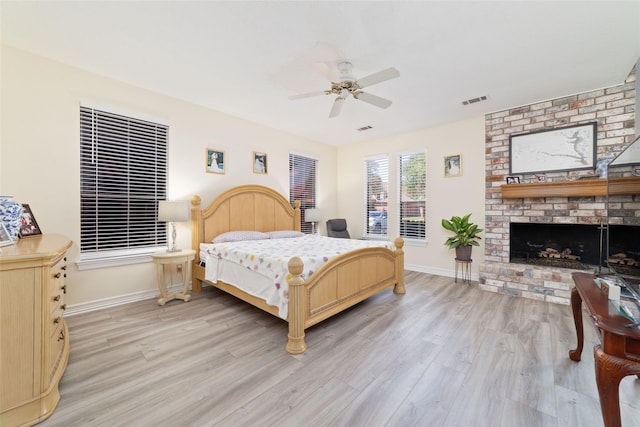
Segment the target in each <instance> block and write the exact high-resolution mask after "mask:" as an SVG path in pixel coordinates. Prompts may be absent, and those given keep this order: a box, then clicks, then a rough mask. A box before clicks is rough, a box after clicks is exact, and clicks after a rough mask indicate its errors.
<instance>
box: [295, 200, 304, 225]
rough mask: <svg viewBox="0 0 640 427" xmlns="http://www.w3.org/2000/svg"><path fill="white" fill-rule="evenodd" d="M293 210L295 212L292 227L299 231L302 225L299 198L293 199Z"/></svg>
mask: <svg viewBox="0 0 640 427" xmlns="http://www.w3.org/2000/svg"><path fill="white" fill-rule="evenodd" d="M293 210H294V212H295V216H294V217H293V229H294V230H296V231H300V230H301V227H302V223H301V222H300V221H301V219H300V200H294V201H293Z"/></svg>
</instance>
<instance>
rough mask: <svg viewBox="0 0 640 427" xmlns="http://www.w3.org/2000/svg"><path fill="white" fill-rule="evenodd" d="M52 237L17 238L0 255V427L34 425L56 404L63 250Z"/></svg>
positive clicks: (65, 245)
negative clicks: (17, 239) (14, 242)
mask: <svg viewBox="0 0 640 427" xmlns="http://www.w3.org/2000/svg"><path fill="white" fill-rule="evenodd" d="M70 246H71V240H69V239H67V238H66V237H64V236H61V235H56V234H44V235H42V236H36V237H29V238H25V239H20V240H19V241H18V242H17V243H16V244H14V245H11V246H4V247H2V248H0V249H2V253H1V254H0V426H2V427H12V426H21V425H32V424H35V423H37V422H39V421H42V420H43V419H45V418H47V417H48V416H49V415H51V414H52V413H53V410H54V409H55V408H56V405H57V404H58V400H60V393H59V392H58V383H59V381H60V378H61V377H62V374H63V373H64V370H65V368H66V367H67V361H68V360H69V334H68V330H67V325H66V323H65V321H64V318H63V316H62V314H63V312H64V310H65V303H64V294H65V293H66V287H65V283H64V282H65V277H66V272H67V256H66V252H67V250H68V249H69V247H70Z"/></svg>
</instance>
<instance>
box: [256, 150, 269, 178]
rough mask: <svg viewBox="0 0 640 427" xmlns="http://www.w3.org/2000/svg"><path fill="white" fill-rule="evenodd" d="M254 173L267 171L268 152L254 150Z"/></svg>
mask: <svg viewBox="0 0 640 427" xmlns="http://www.w3.org/2000/svg"><path fill="white" fill-rule="evenodd" d="M253 173H267V153H259V152H257V151H254V152H253Z"/></svg>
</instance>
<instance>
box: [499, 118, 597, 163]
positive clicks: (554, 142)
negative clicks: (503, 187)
mask: <svg viewBox="0 0 640 427" xmlns="http://www.w3.org/2000/svg"><path fill="white" fill-rule="evenodd" d="M596 127H597V123H596V122H589V123H583V124H580V125H573V126H565V127H561V128H555V129H545V130H540V131H535V132H530V133H524V134H520V135H511V136H510V137H509V174H510V175H522V174H529V173H543V172H559V171H570V170H578V169H593V168H595V165H596V144H597V141H596V138H597V133H596Z"/></svg>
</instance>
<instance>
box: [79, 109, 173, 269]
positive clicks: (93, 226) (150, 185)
mask: <svg viewBox="0 0 640 427" xmlns="http://www.w3.org/2000/svg"><path fill="white" fill-rule="evenodd" d="M79 116H80V117H79V125H80V135H79V137H80V138H79V139H80V228H81V229H80V244H79V246H80V252H79V259H78V261H77V265H78V269H80V270H85V269H93V268H102V267H112V266H117V265H127V264H134V263H141V262H149V261H151V257H150V255H151V254H152V253H153V252H157V251H158V250H160V249H161V248H163V247H165V246H166V239H167V233H166V224H164V223H161V222H158V221H157V214H158V203H157V202H158V201H159V200H166V197H167V185H168V149H169V126H168V125H167V124H165V123H161V122H159V121H157V120H150V119H147V118H141V117H136V115H134V114H128V113H121V112H117V111H113V110H112V109H111V110H110V109H106V108H101V107H96V106H91V105H87V104H81V105H80V108H79ZM101 126H104V129H107V130H105V131H103V130H102V129H103V128H102V127H101ZM147 149H148V150H150V151H149V152H151V154H152V155H151V156H150V157H151V158H146V159H145V158H144V157H141V155H140V153H141V152H142V153H144V154H145V155H146V154H147V153H148V151H147ZM141 150H142V151H141ZM102 151H104V152H105V153H109V154H108V155H111V156H113V157H110V158H107V155H103V153H102ZM120 155H121V156H122V157H119V156H120ZM105 159H106V160H105ZM100 160H102V162H101V163H100ZM132 160H133V161H132ZM96 161H97V162H98V163H96ZM123 164H124V166H123ZM149 164H151V165H152V166H153V170H152V171H151V173H150V172H149V167H148V166H149ZM123 182H124V185H122V183H123ZM101 184H102V185H101ZM101 199H102V201H103V203H104V204H102V205H101V204H100V200H101ZM100 206H103V209H102V210H103V212H106V214H101V212H100ZM120 207H123V208H124V209H125V210H126V212H127V213H126V219H124V220H123V219H122V218H123V217H125V215H118V209H119V208H120ZM132 208H133V209H132ZM131 212H133V213H134V215H132V214H131ZM149 212H153V221H152V220H151V215H150V214H149ZM136 214H137V215H136ZM101 219H102V222H103V224H104V222H109V221H115V222H114V224H115V225H114V226H111V227H109V226H107V225H103V226H102V227H101V226H100V220H101ZM120 226H124V228H125V231H122V232H121V233H120V234H118V231H117V227H120ZM101 230H102V236H101V233H100V231H101ZM112 230H116V231H115V232H114V231H112ZM134 230H135V231H136V232H134V233H132V231H134ZM120 236H124V237H122V238H123V239H124V241H125V243H124V244H117V243H113V241H116V240H117V239H118V238H119V237H120ZM92 239H95V240H96V242H95V243H92V242H91V240H92ZM101 239H102V240H101ZM110 241H111V243H110Z"/></svg>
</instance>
